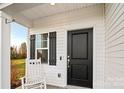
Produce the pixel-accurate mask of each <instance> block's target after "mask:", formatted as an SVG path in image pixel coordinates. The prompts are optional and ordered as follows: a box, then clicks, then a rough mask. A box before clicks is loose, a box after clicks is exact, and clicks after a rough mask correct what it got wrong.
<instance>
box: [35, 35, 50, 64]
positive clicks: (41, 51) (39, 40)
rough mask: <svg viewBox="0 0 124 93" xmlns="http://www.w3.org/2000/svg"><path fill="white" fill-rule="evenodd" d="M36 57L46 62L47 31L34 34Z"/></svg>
mask: <svg viewBox="0 0 124 93" xmlns="http://www.w3.org/2000/svg"><path fill="white" fill-rule="evenodd" d="M36 49H37V59H39V58H41V62H43V63H48V33H45V34H38V35H36Z"/></svg>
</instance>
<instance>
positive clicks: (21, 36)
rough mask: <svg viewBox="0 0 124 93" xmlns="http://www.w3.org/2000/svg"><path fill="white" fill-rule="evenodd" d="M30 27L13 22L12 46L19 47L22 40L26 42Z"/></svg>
mask: <svg viewBox="0 0 124 93" xmlns="http://www.w3.org/2000/svg"><path fill="white" fill-rule="evenodd" d="M27 34H28V28H26V27H24V26H22V25H20V24H18V23H15V22H13V23H11V46H17V47H19V46H20V45H21V43H22V42H26V40H27Z"/></svg>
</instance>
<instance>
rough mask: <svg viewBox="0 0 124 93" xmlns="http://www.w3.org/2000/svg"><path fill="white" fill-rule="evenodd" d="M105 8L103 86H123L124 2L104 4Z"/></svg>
mask: <svg viewBox="0 0 124 93" xmlns="http://www.w3.org/2000/svg"><path fill="white" fill-rule="evenodd" d="M105 9H106V11H105V19H106V20H105V21H106V32H105V45H106V47H105V50H106V63H105V67H106V69H105V84H106V85H105V86H106V88H124V4H106V5H105Z"/></svg>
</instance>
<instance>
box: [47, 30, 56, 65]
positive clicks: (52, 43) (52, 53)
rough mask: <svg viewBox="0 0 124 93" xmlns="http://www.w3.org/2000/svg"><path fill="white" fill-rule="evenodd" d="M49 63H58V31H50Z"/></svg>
mask: <svg viewBox="0 0 124 93" xmlns="http://www.w3.org/2000/svg"><path fill="white" fill-rule="evenodd" d="M49 65H56V32H50V33H49Z"/></svg>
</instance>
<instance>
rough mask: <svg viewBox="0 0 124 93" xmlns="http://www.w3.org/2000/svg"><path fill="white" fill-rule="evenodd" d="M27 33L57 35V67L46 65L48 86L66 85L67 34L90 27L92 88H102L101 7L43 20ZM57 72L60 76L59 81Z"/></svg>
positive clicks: (102, 33) (102, 22)
mask: <svg viewBox="0 0 124 93" xmlns="http://www.w3.org/2000/svg"><path fill="white" fill-rule="evenodd" d="M33 26H34V27H33V28H31V29H30V34H36V33H44V32H52V31H56V32H57V65H56V66H49V65H45V66H46V67H45V69H46V71H47V83H49V84H52V85H57V86H66V85H67V68H66V67H67V64H66V63H67V61H66V59H67V31H68V30H73V29H83V28H91V27H93V87H94V88H103V87H104V61H105V59H104V58H105V55H104V54H105V47H104V46H105V45H104V31H105V30H104V6H103V5H95V6H90V7H86V8H81V9H77V10H74V11H68V12H65V13H60V14H56V15H52V16H48V17H44V18H42V19H39V20H38V21H35V22H34V23H33ZM60 56H62V60H61V61H60V60H59V58H60ZM58 73H61V75H62V77H61V78H58Z"/></svg>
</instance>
